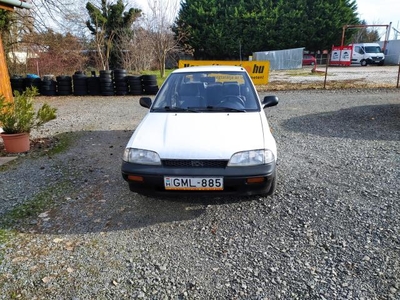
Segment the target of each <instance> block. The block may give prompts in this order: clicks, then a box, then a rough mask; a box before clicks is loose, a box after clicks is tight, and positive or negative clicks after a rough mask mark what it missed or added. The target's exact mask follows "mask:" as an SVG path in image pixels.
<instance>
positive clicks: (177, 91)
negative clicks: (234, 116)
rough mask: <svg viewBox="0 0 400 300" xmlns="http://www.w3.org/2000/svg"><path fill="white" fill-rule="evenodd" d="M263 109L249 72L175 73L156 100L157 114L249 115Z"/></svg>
mask: <svg viewBox="0 0 400 300" xmlns="http://www.w3.org/2000/svg"><path fill="white" fill-rule="evenodd" d="M258 110H260V104H259V100H258V97H257V94H256V91H255V89H254V86H253V84H252V82H251V79H250V77H249V76H248V75H247V73H245V72H232V71H231V72H215V71H214V72H190V73H189V72H188V73H172V74H171V75H170V76H169V77H168V78H167V80H166V81H165V82H164V84H163V86H162V87H161V89H160V91H159V93H158V94H157V96H156V99H155V100H154V104H153V106H152V111H155V112H171V111H173V112H224V111H229V112H248V111H258Z"/></svg>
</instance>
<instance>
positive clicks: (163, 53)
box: [145, 0, 185, 78]
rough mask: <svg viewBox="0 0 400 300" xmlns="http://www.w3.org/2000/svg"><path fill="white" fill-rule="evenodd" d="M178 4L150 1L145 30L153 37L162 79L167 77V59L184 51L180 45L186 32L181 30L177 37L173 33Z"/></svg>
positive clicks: (167, 1)
mask: <svg viewBox="0 0 400 300" xmlns="http://www.w3.org/2000/svg"><path fill="white" fill-rule="evenodd" d="M174 3H175V4H174ZM176 3H177V2H176V1H175V2H174V1H171V0H163V1H150V0H149V1H148V6H149V9H150V13H149V14H148V15H147V16H145V29H146V30H147V31H148V33H149V35H150V36H151V39H150V41H152V48H153V50H154V55H155V58H156V60H157V65H158V69H159V70H160V76H161V77H162V78H164V77H165V63H166V60H167V57H168V56H169V55H172V54H173V53H175V52H177V51H180V50H181V49H182V48H181V47H180V46H179V44H180V40H181V39H182V36H183V35H184V32H185V30H181V31H180V32H179V34H178V35H176V36H175V37H174V33H173V31H172V29H173V25H174V18H175V14H176V12H177V11H178V7H177V4H176Z"/></svg>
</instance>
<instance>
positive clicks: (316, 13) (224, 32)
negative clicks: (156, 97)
mask: <svg viewBox="0 0 400 300" xmlns="http://www.w3.org/2000/svg"><path fill="white" fill-rule="evenodd" d="M356 10H357V6H356V4H355V0H293V1H282V0H247V1H245V0H186V1H185V2H182V3H181V9H180V11H179V14H178V18H177V21H176V28H175V33H176V34H179V33H180V32H181V31H183V30H187V32H188V34H186V35H185V39H184V40H183V41H182V42H184V43H186V44H189V45H190V46H192V47H193V49H194V50H195V52H194V54H195V57H196V58H203V59H238V58H239V57H241V55H242V54H243V55H251V54H252V52H255V51H264V50H280V49H288V48H297V47H305V48H307V49H308V50H319V49H327V48H330V47H331V46H332V44H337V43H339V42H340V38H341V32H342V27H343V25H346V24H358V23H359V20H358V17H357V13H356Z"/></svg>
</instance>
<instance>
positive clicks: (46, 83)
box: [40, 75, 57, 96]
mask: <svg viewBox="0 0 400 300" xmlns="http://www.w3.org/2000/svg"><path fill="white" fill-rule="evenodd" d="M40 94H41V95H43V96H55V95H56V94H57V84H56V81H55V80H54V76H53V75H45V76H44V77H43V80H42V82H41V84H40Z"/></svg>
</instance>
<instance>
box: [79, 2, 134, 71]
mask: <svg viewBox="0 0 400 300" xmlns="http://www.w3.org/2000/svg"><path fill="white" fill-rule="evenodd" d="M125 8H126V5H125V4H124V2H123V0H118V1H117V3H116V4H109V3H107V0H102V1H101V7H100V8H98V7H96V6H95V5H93V4H92V3H90V2H88V3H87V4H86V9H87V10H88V13H89V16H90V20H89V21H87V22H86V25H87V27H88V29H89V30H90V31H91V32H92V34H93V35H94V36H95V39H96V41H97V42H99V43H102V44H103V45H101V46H102V47H98V48H100V50H101V51H102V52H103V53H102V54H101V55H102V57H105V61H106V64H105V65H106V68H107V66H109V68H111V69H117V68H120V67H121V65H122V62H121V55H120V53H119V51H120V50H118V48H117V47H114V46H113V45H115V44H117V43H119V42H120V39H121V37H122V36H126V34H127V33H132V24H133V23H134V22H135V20H136V19H137V18H138V17H139V16H140V14H141V10H140V9H137V8H130V9H129V10H128V11H125ZM132 34H133V33H132Z"/></svg>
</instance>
